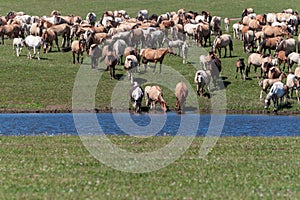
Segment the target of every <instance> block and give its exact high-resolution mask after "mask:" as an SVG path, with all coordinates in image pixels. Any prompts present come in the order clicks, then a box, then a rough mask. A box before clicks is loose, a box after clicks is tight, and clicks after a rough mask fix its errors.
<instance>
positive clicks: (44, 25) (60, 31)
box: [39, 19, 71, 48]
mask: <svg viewBox="0 0 300 200" xmlns="http://www.w3.org/2000/svg"><path fill="white" fill-rule="evenodd" d="M39 27H40V31H42V30H43V29H52V30H53V31H54V32H55V33H56V35H57V36H62V48H64V47H65V45H66V41H67V46H68V47H69V46H70V41H71V27H70V26H69V25H68V24H57V25H55V24H53V23H50V22H48V21H46V20H43V19H41V20H40V22H39Z"/></svg>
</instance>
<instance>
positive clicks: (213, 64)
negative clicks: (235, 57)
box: [207, 52, 222, 86]
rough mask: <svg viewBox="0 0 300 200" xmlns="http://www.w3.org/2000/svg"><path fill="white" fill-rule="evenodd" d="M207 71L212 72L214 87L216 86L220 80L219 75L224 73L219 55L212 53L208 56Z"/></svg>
mask: <svg viewBox="0 0 300 200" xmlns="http://www.w3.org/2000/svg"><path fill="white" fill-rule="evenodd" d="M207 69H208V70H209V71H210V74H211V77H212V80H213V83H214V86H216V84H217V81H218V80H219V75H220V73H221V71H222V63H221V60H220V59H219V58H218V56H217V54H215V53H213V52H210V53H209V54H208V62H207Z"/></svg>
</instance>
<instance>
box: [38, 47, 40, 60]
mask: <svg viewBox="0 0 300 200" xmlns="http://www.w3.org/2000/svg"><path fill="white" fill-rule="evenodd" d="M40 52H41V47H38V51H37V58H38V60H40Z"/></svg>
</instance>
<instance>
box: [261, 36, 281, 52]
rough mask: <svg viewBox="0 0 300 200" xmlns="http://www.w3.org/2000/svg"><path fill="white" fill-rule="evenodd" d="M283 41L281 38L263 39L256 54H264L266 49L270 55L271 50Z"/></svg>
mask: <svg viewBox="0 0 300 200" xmlns="http://www.w3.org/2000/svg"><path fill="white" fill-rule="evenodd" d="M282 40H283V38H282V37H273V38H266V39H264V40H263V41H262V42H261V43H260V44H259V46H258V48H257V51H256V52H257V53H262V50H263V53H264V54H265V53H266V49H268V50H269V54H271V50H276V48H277V47H278V45H279V44H280V42H281V41H282Z"/></svg>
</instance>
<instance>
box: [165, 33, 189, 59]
mask: <svg viewBox="0 0 300 200" xmlns="http://www.w3.org/2000/svg"><path fill="white" fill-rule="evenodd" d="M163 43H166V44H167V45H168V47H169V48H178V55H179V56H180V55H181V49H182V45H183V43H184V41H182V40H170V39H169V38H166V37H165V38H164V39H163Z"/></svg>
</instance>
